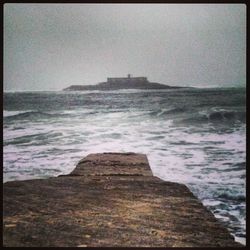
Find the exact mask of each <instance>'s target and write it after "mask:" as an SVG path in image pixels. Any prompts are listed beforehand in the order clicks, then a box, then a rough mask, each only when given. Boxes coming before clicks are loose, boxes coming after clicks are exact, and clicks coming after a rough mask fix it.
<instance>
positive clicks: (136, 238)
mask: <svg viewBox="0 0 250 250" xmlns="http://www.w3.org/2000/svg"><path fill="white" fill-rule="evenodd" d="M3 194H4V195H3V246H5V247H241V246H242V245H241V244H240V243H237V242H235V241H234V238H233V236H231V235H230V233H229V231H228V230H227V229H226V228H224V227H223V225H222V224H221V223H220V222H219V221H218V220H217V219H216V218H215V217H214V215H213V214H212V213H211V212H210V211H209V210H207V209H206V208H205V207H204V206H203V205H202V203H201V202H200V201H199V200H198V199H197V198H196V197H195V196H194V195H193V194H192V193H191V192H190V190H189V189H188V188H187V187H186V186H185V185H183V184H180V183H174V182H167V181H163V180H161V179H159V178H157V177H155V176H153V174H152V171H151V169H150V166H149V163H148V160H147V157H146V155H144V154H135V153H130V152H128V153H110V152H109V153H99V154H90V155H88V156H87V157H85V158H83V159H82V160H81V161H80V162H79V163H78V164H77V166H76V168H75V169H74V170H73V171H72V172H71V173H69V174H68V175H61V176H59V177H52V178H48V179H36V180H26V181H11V182H7V183H4V185H3Z"/></svg>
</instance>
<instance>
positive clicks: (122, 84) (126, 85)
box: [63, 74, 183, 91]
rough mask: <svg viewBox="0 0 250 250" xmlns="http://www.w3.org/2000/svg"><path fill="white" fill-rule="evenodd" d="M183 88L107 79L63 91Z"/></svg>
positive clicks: (134, 79)
mask: <svg viewBox="0 0 250 250" xmlns="http://www.w3.org/2000/svg"><path fill="white" fill-rule="evenodd" d="M177 88H183V87H176V86H169V85H165V84H161V83H156V82H150V81H148V79H147V77H131V75H130V74H128V76H127V77H111V78H110V77H108V78H107V81H106V82H101V83H98V84H96V85H71V86H70V87H68V88H65V89H63V90H65V91H84V90H103V91H104V90H118V89H177Z"/></svg>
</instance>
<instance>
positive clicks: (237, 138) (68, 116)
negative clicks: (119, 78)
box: [3, 88, 246, 244]
mask: <svg viewBox="0 0 250 250" xmlns="http://www.w3.org/2000/svg"><path fill="white" fill-rule="evenodd" d="M3 108H4V110H3V139H4V140H3V181H4V182H8V181H14V180H27V179H35V178H48V177H53V176H58V175H61V174H68V173H70V172H71V171H72V170H73V169H74V168H75V166H76V164H77V162H78V161H79V160H81V159H82V158H83V157H85V156H87V155H88V154H90V153H99V152H135V153H143V154H146V155H147V157H148V160H149V163H150V166H151V169H152V172H153V174H154V175H155V176H157V177H159V178H161V179H163V180H166V181H173V182H179V183H184V184H186V185H187V186H188V187H189V189H190V190H191V191H192V192H193V193H194V195H195V196H197V197H198V198H199V199H200V200H201V201H202V203H203V204H204V205H205V206H206V207H207V208H208V209H209V210H210V211H212V213H213V214H214V215H215V217H217V218H218V219H219V220H220V221H221V223H223V224H224V225H225V227H226V228H228V230H229V231H230V233H231V234H232V235H233V236H234V237H235V240H236V241H238V242H241V243H242V244H245V242H246V89H245V88H207V89H201V88H184V89H166V90H117V91H82V92H66V91H49V92H40V91H37V92H5V93H4V95H3Z"/></svg>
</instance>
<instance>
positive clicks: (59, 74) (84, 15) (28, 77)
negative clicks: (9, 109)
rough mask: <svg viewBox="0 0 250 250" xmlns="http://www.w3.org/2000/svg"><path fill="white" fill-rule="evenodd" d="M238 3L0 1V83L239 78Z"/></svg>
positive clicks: (213, 82) (13, 86)
mask: <svg viewBox="0 0 250 250" xmlns="http://www.w3.org/2000/svg"><path fill="white" fill-rule="evenodd" d="M245 61H246V6H245V5H243V4H196V5H194V4H5V5H4V90H5V91H10V90H61V89H62V88H64V87H67V86H69V85H72V84H96V83H98V82H102V81H105V80H106V78H107V77H116V76H126V75H127V74H128V73H131V74H132V75H134V76H147V77H148V79H149V80H150V81H154V82H159V83H163V84H168V85H173V86H174V85H176V86H197V87H214V86H218V87H231V86H245V84H246V63H245Z"/></svg>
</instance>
